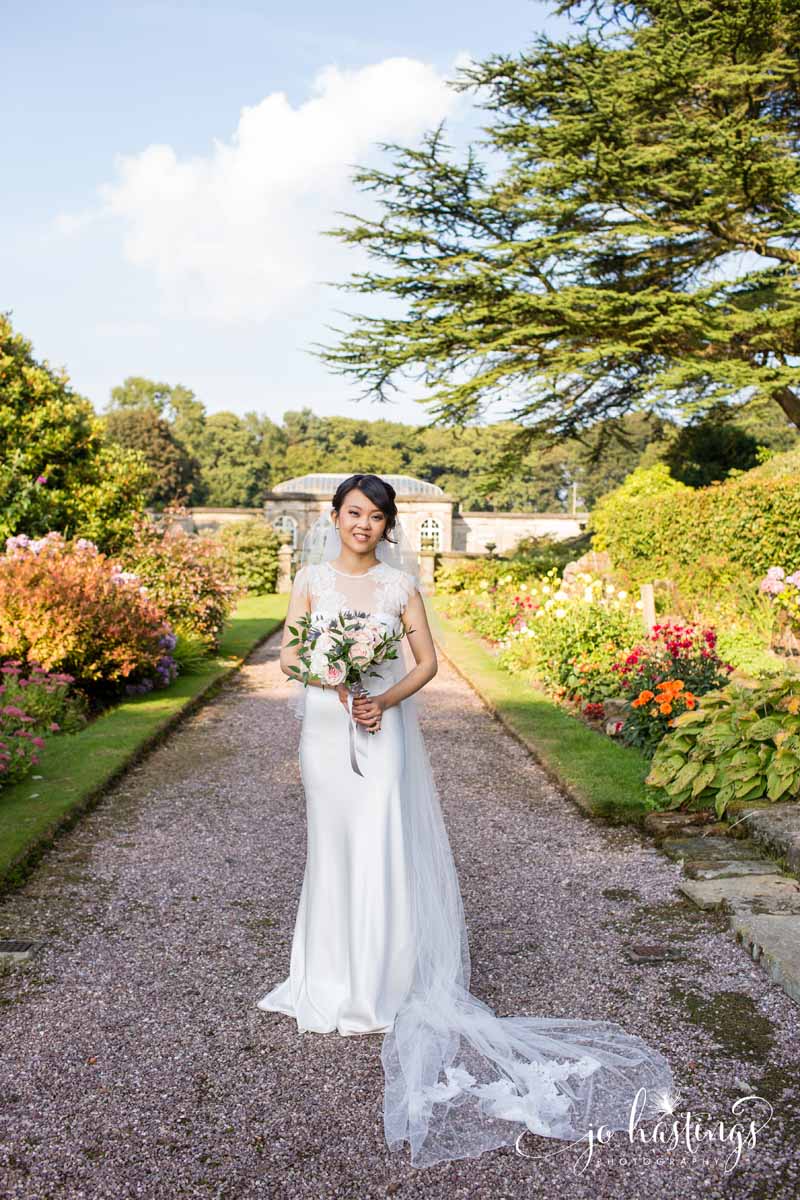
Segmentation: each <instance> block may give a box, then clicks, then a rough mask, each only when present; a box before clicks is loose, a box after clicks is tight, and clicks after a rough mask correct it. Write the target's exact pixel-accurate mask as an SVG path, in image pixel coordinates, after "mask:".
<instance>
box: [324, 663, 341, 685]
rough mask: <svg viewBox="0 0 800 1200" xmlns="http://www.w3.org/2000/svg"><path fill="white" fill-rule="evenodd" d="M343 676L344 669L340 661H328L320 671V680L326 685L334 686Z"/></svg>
mask: <svg viewBox="0 0 800 1200" xmlns="http://www.w3.org/2000/svg"><path fill="white" fill-rule="evenodd" d="M344 677H345V669H344V667H343V666H342V664H341V663H328V665H327V667H325V668H324V669H323V672H322V682H323V683H324V684H326V685H327V686H328V687H336V686H337V685H338V684H340V683H341V682H342V680H343V679H344Z"/></svg>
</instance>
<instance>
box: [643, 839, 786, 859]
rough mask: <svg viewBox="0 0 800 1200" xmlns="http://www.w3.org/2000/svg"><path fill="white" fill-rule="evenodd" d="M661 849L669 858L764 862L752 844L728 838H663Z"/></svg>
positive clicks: (761, 855)
mask: <svg viewBox="0 0 800 1200" xmlns="http://www.w3.org/2000/svg"><path fill="white" fill-rule="evenodd" d="M661 849H662V850H663V851H664V853H665V854H667V855H669V857H670V858H673V859H676V860H679V859H693V858H700V859H703V860H707V859H710V858H712V859H715V860H723V861H725V862H734V861H736V862H742V861H744V860H751V861H752V860H755V861H762V862H763V860H764V855H763V854H762V853H761V852H760V850H759V849H758V847H757V846H754V845H753V843H752V842H749V841H742V840H740V839H737V838H729V837H713V836H711V837H688V838H665V839H664V841H663V842H662V843H661Z"/></svg>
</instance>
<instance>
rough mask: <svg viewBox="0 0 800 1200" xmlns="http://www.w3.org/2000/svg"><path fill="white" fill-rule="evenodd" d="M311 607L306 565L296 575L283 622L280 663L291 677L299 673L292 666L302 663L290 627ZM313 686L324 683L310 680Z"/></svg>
mask: <svg viewBox="0 0 800 1200" xmlns="http://www.w3.org/2000/svg"><path fill="white" fill-rule="evenodd" d="M310 609H311V600H310V598H309V594H308V585H307V572H306V569H305V567H301V568H300V570H299V571H298V572H297V574H296V575H295V577H294V582H293V583H292V590H291V593H290V595H289V607H288V608H287V610H286V620H285V621H284V623H283V637H282V638H281V654H280V664H281V670H282V671H283V673H284V675H288V676H289V678H290V679H296V678H297V675H296V674H295V672H294V671H291V670H289V668H290V667H297V668H299V667H300V666H301V665H302V664H301V662H300V658H299V655H298V653H297V646H290V645H289V642H291V641H292V639H293V638H294V636H295V635H294V634H293V633H292V632H291V630H290V629H289V626H290V625H294V627H295V629H296V628H297V622H298V621H299V619H300V618H301V617H302V616H304V615H305V614H306V613H307V612H309V611H310ZM310 686H311V687H322V684H321V683H320V682H319V681H318V680H316V679H312V680H310Z"/></svg>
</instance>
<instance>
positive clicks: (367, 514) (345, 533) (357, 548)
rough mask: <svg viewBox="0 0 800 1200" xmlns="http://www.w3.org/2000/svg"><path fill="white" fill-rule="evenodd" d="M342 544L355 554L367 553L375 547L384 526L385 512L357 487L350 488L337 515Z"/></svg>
mask: <svg viewBox="0 0 800 1200" xmlns="http://www.w3.org/2000/svg"><path fill="white" fill-rule="evenodd" d="M333 519H334V521H336V522H338V525H339V536H340V537H341V539H342V545H343V546H347V547H348V548H349V549H350V550H352V551H353V552H354V553H355V554H367V553H370V552H371V551H373V550H374V549H375V547H376V546H377V544H378V542H379V541H380V540H381V535H382V534H383V531H384V529H385V528H386V514H385V513H384V512H382V511H381V509H380V508H378V506H377V505H376V504H374V503H373V501H372V500H370V498H369V496H365V495H364V493H363V492H362V491H360V490H359V488H352V489H351V490H350V491H349V492H348V493H347V495H346V496H345V498H344V504H343V505H342V507H341V508H340V509H339V514H338V517H337V515H336V513H335V512H334V513H333Z"/></svg>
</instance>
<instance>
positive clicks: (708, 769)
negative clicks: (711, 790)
mask: <svg viewBox="0 0 800 1200" xmlns="http://www.w3.org/2000/svg"><path fill="white" fill-rule="evenodd" d="M716 771H717V769H716V767H715V766H714V764H713V763H704V764H703V766H702V768H701V769H700V770H699V771H698V773H697V774H696V775H695V777H694V779H693V781H692V796H699V795H700V793H701V792H702V791H703V790H704V789H705V788H707V787H708V786H709V784H710V783H711V782H712V780H713V779H714V776H715V775H716Z"/></svg>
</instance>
